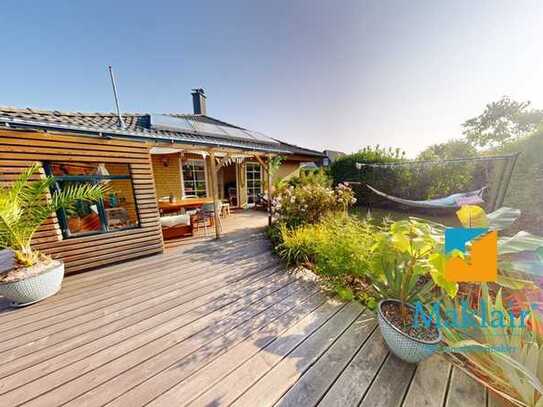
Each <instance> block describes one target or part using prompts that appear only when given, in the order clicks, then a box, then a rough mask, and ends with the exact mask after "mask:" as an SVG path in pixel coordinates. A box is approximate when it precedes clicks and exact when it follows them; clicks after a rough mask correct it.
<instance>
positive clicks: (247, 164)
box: [245, 161, 264, 205]
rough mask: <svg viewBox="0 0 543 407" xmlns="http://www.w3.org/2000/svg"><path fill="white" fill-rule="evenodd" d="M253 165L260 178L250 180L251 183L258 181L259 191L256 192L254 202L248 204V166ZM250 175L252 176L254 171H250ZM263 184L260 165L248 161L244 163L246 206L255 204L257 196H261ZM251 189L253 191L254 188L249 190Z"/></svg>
mask: <svg viewBox="0 0 543 407" xmlns="http://www.w3.org/2000/svg"><path fill="white" fill-rule="evenodd" d="M253 165H254V166H256V167H258V173H259V175H260V177H259V178H258V179H256V178H253V179H251V181H252V182H254V181H259V182H260V190H259V191H258V193H257V194H256V195H255V196H254V198H253V201H254V202H249V166H253ZM252 173H253V174H254V173H255V171H252ZM263 183H264V179H263V171H262V165H260V163H258V162H256V161H248V162H246V163H245V187H246V191H247V204H248V205H255V204H256V197H257V195H258V194H262V193H263V191H264V185H263ZM251 189H254V188H251Z"/></svg>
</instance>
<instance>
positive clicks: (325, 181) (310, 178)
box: [286, 168, 332, 188]
mask: <svg viewBox="0 0 543 407" xmlns="http://www.w3.org/2000/svg"><path fill="white" fill-rule="evenodd" d="M286 183H287V186H292V187H300V186H304V185H320V186H322V187H325V188H329V187H331V186H332V178H331V177H330V175H328V174H327V172H326V170H325V169H324V168H319V169H318V170H300V174H299V175H298V176H294V177H290V178H289V179H288V180H287V181H286Z"/></svg>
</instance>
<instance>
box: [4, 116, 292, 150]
mask: <svg viewBox="0 0 543 407" xmlns="http://www.w3.org/2000/svg"><path fill="white" fill-rule="evenodd" d="M0 123H5V124H8V126H6V127H8V128H13V127H12V126H11V125H15V128H30V129H45V130H57V131H69V132H75V133H79V134H83V135H85V134H86V135H94V136H100V137H118V138H128V139H137V140H139V141H155V142H160V141H162V142H169V143H172V144H173V143H180V144H190V145H199V146H206V147H209V148H213V147H218V148H220V147H226V148H235V149H240V150H244V151H261V152H266V153H275V154H292V152H291V151H288V150H285V149H283V148H280V147H279V146H277V147H276V146H273V145H270V146H268V145H257V144H255V145H254V146H250V145H246V144H243V143H240V142H236V141H234V140H220V141H219V140H205V138H206V137H214V136H212V135H209V134H205V133H199V134H197V136H200V139H199V140H195V139H193V138H192V137H190V136H188V135H187V136H184V135H183V133H179V132H175V133H174V132H171V133H170V132H164V134H151V133H147V132H137V131H132V130H128V129H120V128H119V129H118V130H117V129H111V128H101V127H89V126H77V125H71V124H63V123H50V122H40V121H34V120H24V119H19V118H14V117H6V116H0ZM193 136H194V135H193Z"/></svg>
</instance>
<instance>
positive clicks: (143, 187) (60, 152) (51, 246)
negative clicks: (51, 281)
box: [0, 129, 311, 273]
mask: <svg viewBox="0 0 543 407" xmlns="http://www.w3.org/2000/svg"><path fill="white" fill-rule="evenodd" d="M156 148H168V149H169V150H170V151H171V150H172V149H174V150H178V151H179V152H178V153H171V154H167V155H156V154H155V153H154V152H153V151H154V150H153V149H156ZM215 154H217V157H216V160H217V161H216V160H215V158H212V157H214V155H215ZM240 156H241V157H243V160H242V161H241V162H236V164H235V177H236V184H237V202H238V204H237V205H236V206H240V207H246V206H247V193H248V191H247V185H246V174H245V166H246V165H247V163H248V162H250V163H254V164H259V165H260V166H261V185H262V187H261V188H262V192H268V193H269V192H270V187H269V185H270V184H271V181H272V180H271V178H270V177H269V176H268V171H267V170H268V168H267V167H268V165H269V159H270V157H272V155H270V154H266V153H263V152H256V151H243V150H239V149H231V148H220V147H212V148H210V147H208V148H205V147H202V146H195V145H183V144H177V143H176V144H171V143H163V142H149V141H145V140H144V139H142V140H141V141H139V140H134V139H127V138H114V139H112V138H110V137H108V138H105V137H101V136H98V135H89V134H76V133H67V132H61V131H43V130H15V129H2V130H0V182H2V183H9V182H10V181H12V180H14V179H16V178H17V176H18V175H19V174H20V173H21V172H22V171H24V170H25V169H26V168H28V167H29V166H30V165H32V164H33V163H35V162H38V163H40V164H41V165H42V166H44V164H47V165H49V164H52V165H53V166H56V167H78V166H79V167H81V166H91V164H92V165H93V166H96V165H104V166H107V167H108V171H109V173H110V175H116V172H117V171H118V170H119V169H122V168H125V169H127V168H128V170H129V174H130V182H131V185H132V188H130V187H129V185H130V184H127V185H125V186H124V187H123V188H121V189H124V190H125V192H126V191H128V192H130V199H129V200H128V201H129V203H130V208H125V209H126V210H125V213H126V214H127V215H126V216H127V217H128V216H129V217H130V218H131V219H133V218H135V220H136V221H135V222H132V221H130V222H128V223H130V224H131V226H132V227H131V228H124V229H123V228H119V229H118V230H115V228H109V226H108V227H107V228H105V229H104V230H109V231H107V232H101V231H99V230H98V229H93V230H92V232H91V233H89V234H87V235H82V234H78V233H75V234H72V235H71V236H70V234H71V233H66V231H67V230H68V232H71V230H70V229H71V227H68V226H67V225H66V223H67V222H66V221H64V222H61V221H62V220H63V219H60V221H59V218H58V216H57V215H56V214H55V215H52V216H51V217H50V218H49V219H48V220H47V221H46V222H44V224H43V225H42V226H41V227H40V228H39V229H38V231H37V233H36V234H35V236H34V239H33V247H34V248H35V249H37V250H40V251H43V252H44V253H46V254H49V255H51V256H52V257H53V258H58V259H62V260H63V261H64V263H65V269H66V272H67V273H73V272H78V271H83V270H88V269H92V268H97V267H101V266H105V265H108V264H112V263H117V262H121V261H127V260H131V259H134V258H137V257H142V256H146V255H150V254H155V253H160V252H162V251H163V250H164V242H163V237H162V232H161V227H160V213H159V209H158V198H159V197H161V196H164V195H168V196H169V195H173V196H174V197H176V198H179V199H181V198H182V194H183V189H182V187H181V183H182V179H181V174H180V173H181V160H180V159H181V157H184V158H185V159H191V158H193V159H194V158H200V159H203V161H204V162H205V167H206V176H205V178H206V184H207V188H206V193H207V196H208V197H209V198H212V197H213V198H214V199H215V200H216V201H217V202H218V201H220V200H222V199H224V198H225V197H224V191H222V190H221V192H219V190H220V189H221V188H223V185H222V184H221V183H220V177H219V176H218V175H219V172H220V170H221V168H223V161H224V160H225V159H226V158H228V157H240ZM204 157H205V158H204ZM310 159H311V157H307V156H299V155H294V154H293V155H291V156H289V157H288V160H286V161H285V162H284V164H283V165H282V168H281V171H280V177H281V178H284V177H285V178H288V176H292V175H294V174H297V173H298V169H299V166H300V162H302V161H308V160H310ZM127 165H128V167H126V166H127ZM49 167H50V166H49ZM215 167H216V168H215ZM43 168H45V167H43ZM43 168H42V171H41V176H44V174H45V170H44V169H43ZM95 170H96V168H95ZM128 170H127V171H128ZM70 182H73V181H70ZM111 182H114V181H111ZM126 187H128V188H126ZM119 188H120V187H119V186H118V185H117V189H119ZM132 189H133V195H132V194H131V192H132ZM124 195H127V194H126V193H125V194H124ZM105 200H106V198H105V199H104V201H105ZM102 206H103V205H102ZM105 210H109V211H111V210H112V207H110V208H108V209H105ZM80 216H81V215H77V216H76V218H77V219H78V221H80V220H79V217H80ZM94 216H97V215H94ZM101 219H102V221H100V220H98V221H97V222H102V225H103V224H104V223H103V219H104V218H103V217H102V218H101ZM70 221H71V219H70ZM132 223H133V224H132ZM215 223H216V225H217V226H216V227H217V231H216V236H217V237H219V236H220V233H221V231H220V228H219V226H218V224H219V223H218V222H215ZM61 224H64V233H63V232H62V230H61ZM135 224H137V225H138V226H137V227H134V225H135ZM98 228H99V226H98ZM111 229H113V230H111ZM81 230H83V228H82V229H81ZM85 230H87V231H88V230H89V229H85ZM95 230H96V233H94V231H95Z"/></svg>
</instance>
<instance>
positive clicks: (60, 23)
mask: <svg viewBox="0 0 543 407" xmlns="http://www.w3.org/2000/svg"><path fill="white" fill-rule="evenodd" d="M448 3H449V4H445V2H436V1H417V2H408V1H397V2H393V1H362V0H352V1H351V0H342V1H341V2H337V1H331V0H330V1H324V0H307V1H299V0H290V1H279V0H277V1H266V2H264V1H235V0H229V1H198V2H195V1H187V2H184V1H171V2H168V1H154V2H147V1H146V2H138V1H115V2H105V1H92V2H83V1H65V2H55V1H48V2H25V1H11V0H8V1H4V2H3V3H2V11H1V12H0V27H1V33H2V55H3V57H2V63H1V64H0V73H1V75H0V78H1V79H0V81H1V92H0V104H1V105H9V106H18V107H34V108H43V109H57V110H69V111H73V110H75V111H112V110H113V109H114V104H113V97H112V94H111V88H110V83H109V79H108V76H107V68H106V67H107V65H108V64H112V65H113V67H114V69H115V73H116V75H117V82H118V87H119V92H120V99H121V108H122V109H123V110H124V111H130V112H191V110H192V105H191V99H190V94H189V93H190V89H191V88H194V87H203V88H205V89H206V91H207V94H208V113H209V114H210V115H211V116H214V117H217V118H220V119H223V120H226V121H230V122H233V123H236V124H239V125H242V126H246V127H248V128H252V129H255V130H259V131H262V132H263V133H266V134H268V135H271V136H274V137H277V138H280V139H283V140H285V141H290V142H293V143H296V144H299V145H303V146H306V147H312V148H317V149H323V148H332V149H339V150H343V151H354V150H357V149H358V148H360V147H362V146H364V145H367V144H376V143H380V144H381V145H385V146H394V147H396V146H399V147H402V148H404V149H405V150H407V151H408V153H409V154H410V155H411V156H413V155H415V154H416V153H417V152H419V151H420V150H422V149H423V148H424V147H425V146H427V145H429V144H432V143H436V142H441V141H444V140H447V139H449V138H452V137H457V136H460V135H461V127H460V124H461V123H462V122H463V121H464V120H466V119H468V118H470V117H472V116H475V115H477V114H478V113H480V112H481V111H482V110H483V108H484V105H485V104H486V103H488V102H490V101H492V100H496V99H498V98H499V97H501V96H502V95H510V96H512V97H514V98H517V99H521V100H531V101H532V102H533V103H534V105H535V106H538V107H542V108H543V74H542V73H543V52H542V51H541V46H540V43H541V39H542V38H543V24H541V21H543V2H537V1H517V2H510V1H460V0H458V1H454V2H448Z"/></svg>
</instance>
